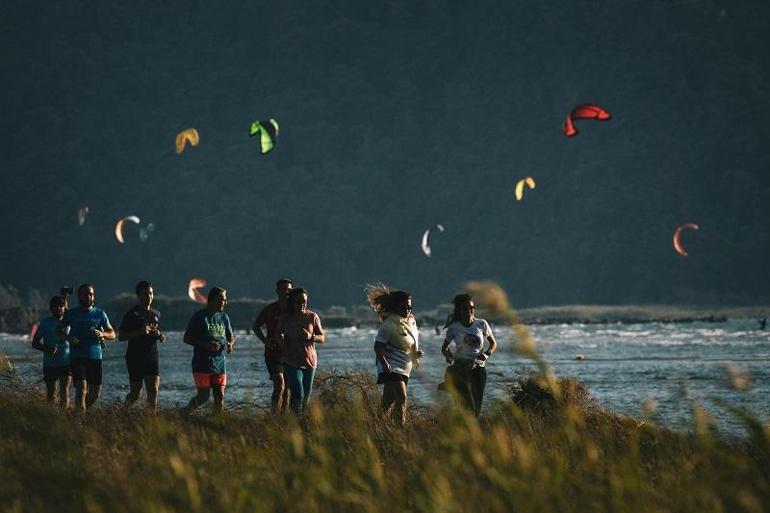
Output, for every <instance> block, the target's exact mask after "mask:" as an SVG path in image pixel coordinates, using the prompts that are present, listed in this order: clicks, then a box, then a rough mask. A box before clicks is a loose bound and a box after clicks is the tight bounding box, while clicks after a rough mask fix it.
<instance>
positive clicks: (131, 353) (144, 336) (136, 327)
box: [118, 281, 166, 411]
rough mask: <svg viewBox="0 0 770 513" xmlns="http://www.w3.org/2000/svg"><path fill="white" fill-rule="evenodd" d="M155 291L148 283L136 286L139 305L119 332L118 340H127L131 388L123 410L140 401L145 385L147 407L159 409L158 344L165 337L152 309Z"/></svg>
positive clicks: (158, 319)
mask: <svg viewBox="0 0 770 513" xmlns="http://www.w3.org/2000/svg"><path fill="white" fill-rule="evenodd" d="M153 298H154V290H153V288H152V283H150V282H149V281H140V282H139V283H137V284H136V299H137V301H138V303H139V304H138V305H136V306H135V307H133V308H132V309H131V310H129V311H128V312H126V314H125V315H124V316H123V320H122V322H121V323H120V328H118V340H127V341H128V348H127V349H126V366H127V367H128V381H129V385H130V387H131V389H130V391H129V392H128V394H127V395H126V406H127V407H128V406H131V405H132V404H134V403H135V402H136V401H137V400H139V394H140V393H141V392H142V383H143V382H144V386H145V390H146V393H147V407H148V408H149V409H150V410H152V411H155V410H157V409H158V388H159V387H160V372H159V371H158V342H164V341H165V340H166V336H165V335H164V334H163V333H162V332H161V331H160V328H159V326H160V312H158V311H157V310H155V309H154V308H152V306H151V305H152V300H153Z"/></svg>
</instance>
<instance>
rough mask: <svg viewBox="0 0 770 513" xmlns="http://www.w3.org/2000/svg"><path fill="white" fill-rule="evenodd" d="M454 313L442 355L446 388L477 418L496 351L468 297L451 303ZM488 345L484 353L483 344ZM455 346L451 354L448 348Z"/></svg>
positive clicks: (459, 298)
mask: <svg viewBox="0 0 770 513" xmlns="http://www.w3.org/2000/svg"><path fill="white" fill-rule="evenodd" d="M452 303H453V304H454V311H453V312H452V314H450V315H449V318H448V319H447V322H446V325H445V326H444V327H445V328H446V337H445V338H444V344H443V345H442V346H441V352H442V354H443V355H444V358H446V360H447V362H448V363H451V365H450V366H449V367H448V368H447V371H446V384H445V387H446V389H447V390H449V392H450V393H451V394H452V395H454V396H455V398H456V399H457V400H458V402H459V403H460V404H461V405H462V406H464V407H466V408H468V409H469V410H471V411H473V413H474V414H475V415H476V416H477V417H478V416H479V413H480V412H481V403H482V401H483V400H484V387H485V386H486V383H487V371H486V363H487V360H488V359H489V357H490V356H491V355H492V353H494V352H495V349H496V348H497V341H496V340H495V336H494V335H493V334H492V329H491V328H490V327H489V323H488V322H487V321H485V320H484V319H477V318H476V305H475V303H474V302H473V297H471V295H470V294H458V295H456V296H455V297H454V299H452ZM485 340H486V341H487V343H488V344H489V345H488V347H487V349H486V351H485V350H484V341H485ZM452 343H454V347H455V352H454V354H453V353H452V351H451V350H450V348H449V346H450V345H451V344H452Z"/></svg>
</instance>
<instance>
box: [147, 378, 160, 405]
mask: <svg viewBox="0 0 770 513" xmlns="http://www.w3.org/2000/svg"><path fill="white" fill-rule="evenodd" d="M144 386H145V389H146V390H147V408H149V409H150V410H152V411H157V410H158V389H160V376H145V377H144Z"/></svg>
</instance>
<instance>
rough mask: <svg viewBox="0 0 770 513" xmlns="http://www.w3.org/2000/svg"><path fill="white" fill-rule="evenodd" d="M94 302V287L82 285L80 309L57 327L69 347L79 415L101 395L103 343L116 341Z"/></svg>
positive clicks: (79, 291)
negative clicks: (67, 331)
mask: <svg viewBox="0 0 770 513" xmlns="http://www.w3.org/2000/svg"><path fill="white" fill-rule="evenodd" d="M95 298H96V294H95V293H94V286H93V285H91V284H90V283H84V284H82V285H81V286H80V287H78V303H79V306H78V307H76V308H72V309H70V310H67V311H66V312H65V313H64V317H63V318H62V322H61V323H60V325H59V336H60V337H62V338H65V339H66V340H67V341H68V342H69V343H70V369H71V371H72V381H73V382H74V384H75V408H76V409H77V410H78V411H80V412H82V413H85V412H86V410H87V409H89V408H90V407H91V406H93V405H94V403H95V402H96V400H97V399H98V398H99V394H101V393H102V349H103V347H104V341H105V340H115V330H114V329H113V328H112V325H110V320H109V319H108V318H107V314H106V313H104V310H102V309H101V308H96V307H95V306H94V300H95ZM67 328H69V334H67V333H66V330H67Z"/></svg>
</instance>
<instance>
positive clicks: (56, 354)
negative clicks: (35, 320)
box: [32, 296, 72, 410]
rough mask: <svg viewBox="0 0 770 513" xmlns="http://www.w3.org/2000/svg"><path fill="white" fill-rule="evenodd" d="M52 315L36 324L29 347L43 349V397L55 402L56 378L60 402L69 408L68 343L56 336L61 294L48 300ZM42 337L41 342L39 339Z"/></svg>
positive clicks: (62, 306)
mask: <svg viewBox="0 0 770 513" xmlns="http://www.w3.org/2000/svg"><path fill="white" fill-rule="evenodd" d="M48 307H49V310H50V311H51V317H46V318H45V319H43V320H42V321H40V324H39V325H38V327H37V331H36V332H35V336H34V338H33V339H32V347H33V348H35V349H38V350H40V351H43V380H44V381H45V391H46V399H47V400H48V403H49V404H54V400H55V397H54V396H55V395H56V382H57V381H58V382H59V406H61V407H62V408H64V409H66V410H68V409H69V408H70V384H71V383H72V378H71V376H72V374H71V372H70V345H69V343H68V342H67V341H66V340H62V339H61V338H59V330H58V327H59V323H60V322H61V320H62V317H63V316H64V311H65V310H66V300H65V299H64V298H63V297H62V296H53V297H52V298H51V301H50V302H49V303H48ZM41 339H42V342H41Z"/></svg>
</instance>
